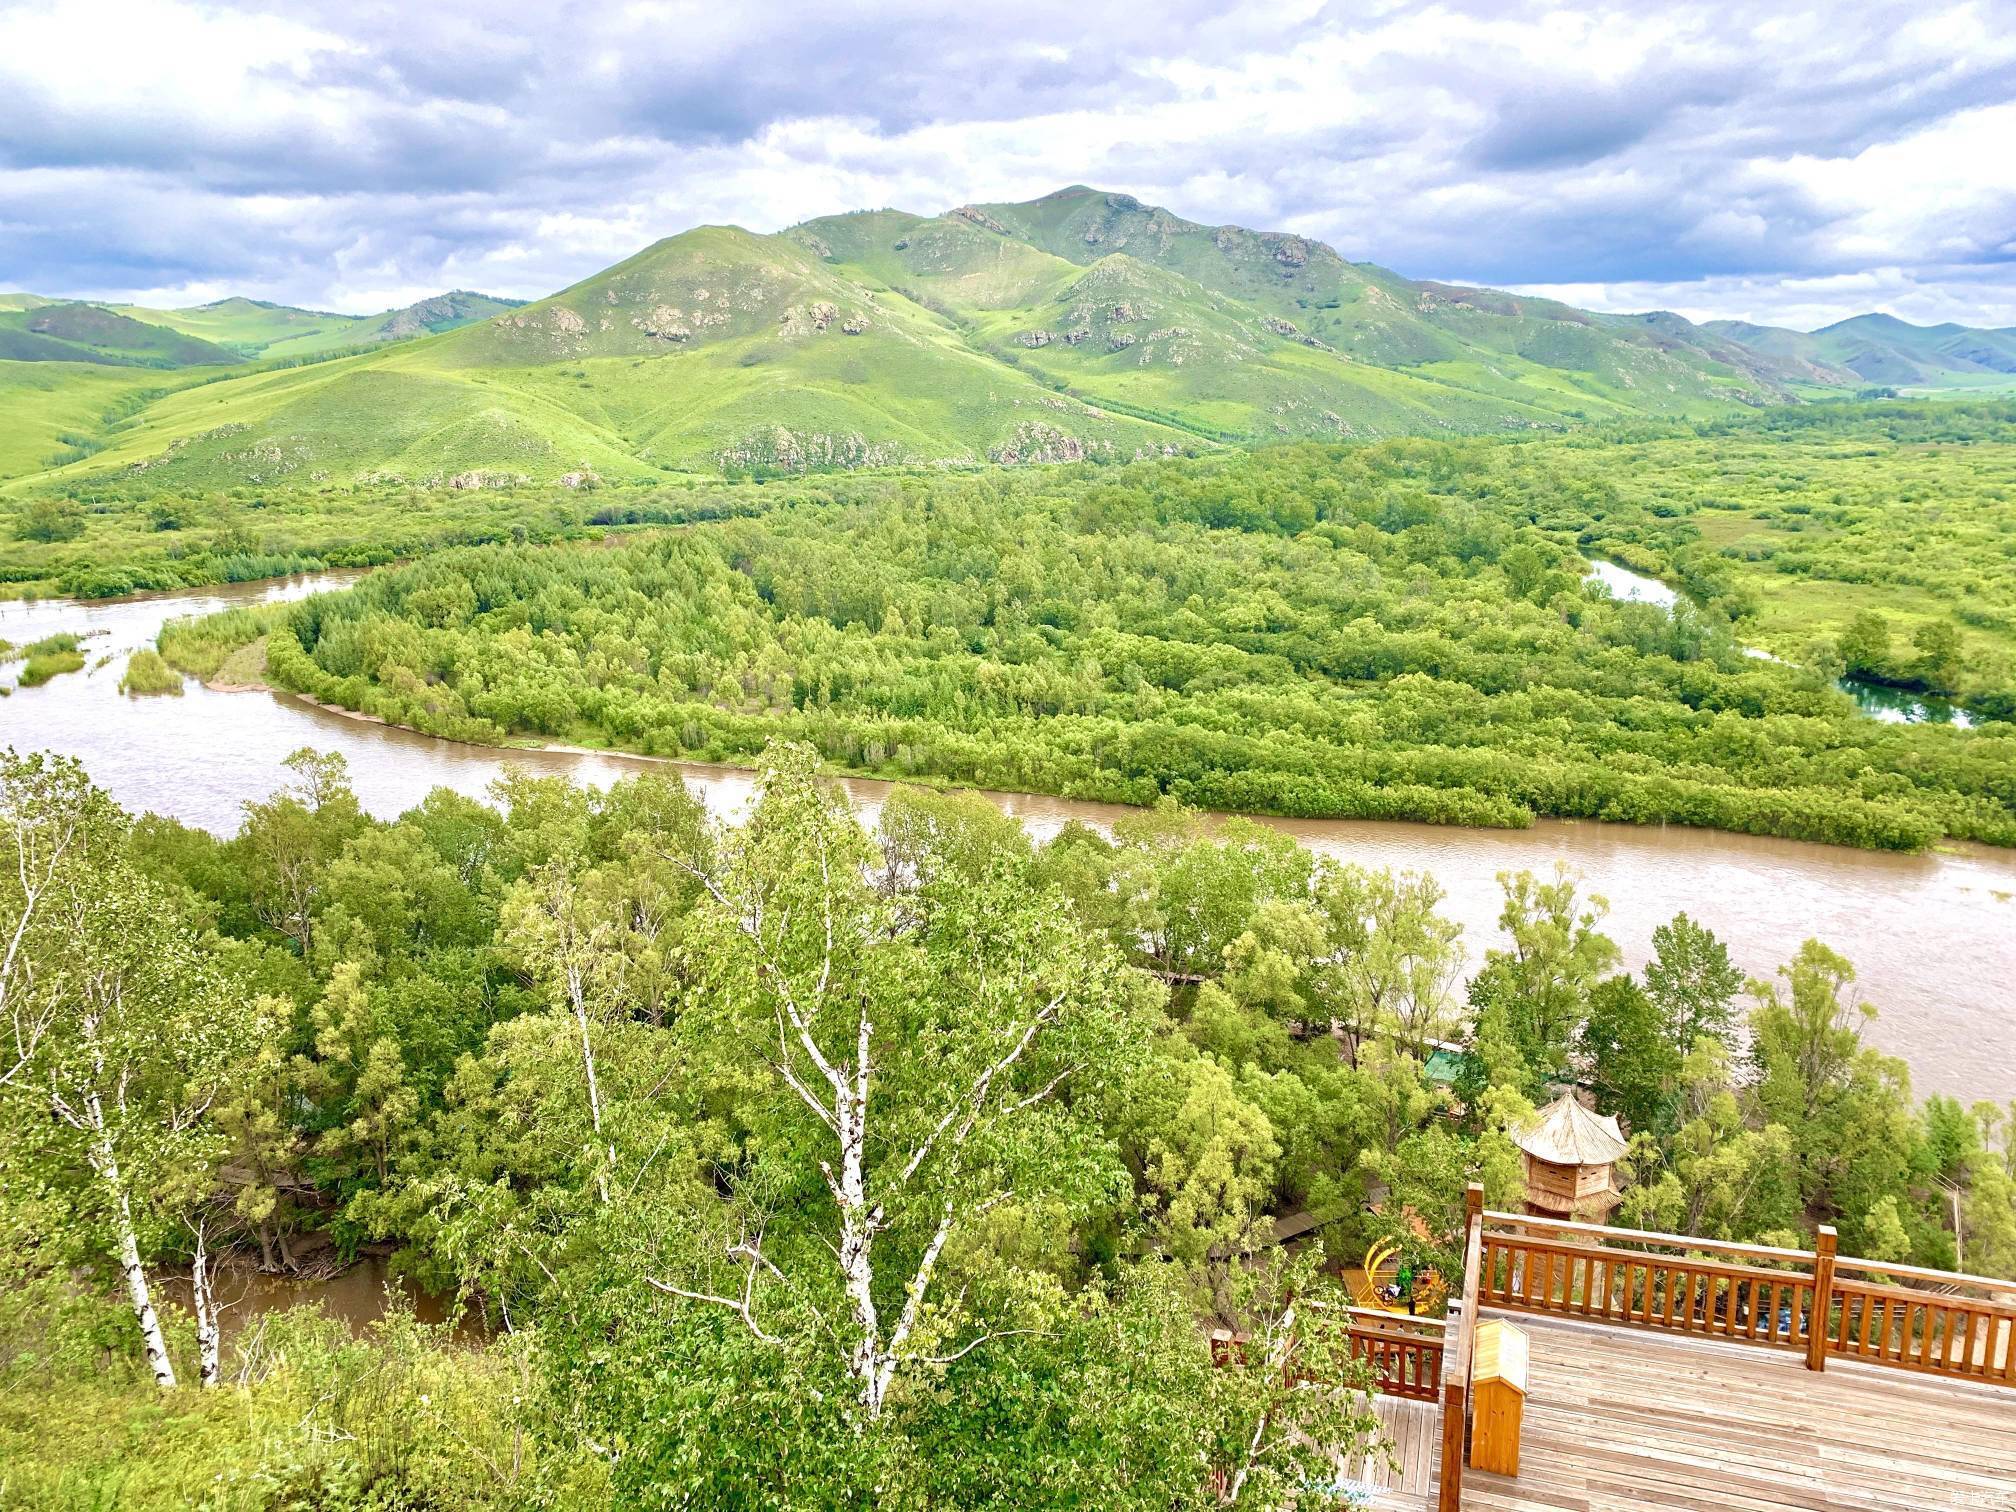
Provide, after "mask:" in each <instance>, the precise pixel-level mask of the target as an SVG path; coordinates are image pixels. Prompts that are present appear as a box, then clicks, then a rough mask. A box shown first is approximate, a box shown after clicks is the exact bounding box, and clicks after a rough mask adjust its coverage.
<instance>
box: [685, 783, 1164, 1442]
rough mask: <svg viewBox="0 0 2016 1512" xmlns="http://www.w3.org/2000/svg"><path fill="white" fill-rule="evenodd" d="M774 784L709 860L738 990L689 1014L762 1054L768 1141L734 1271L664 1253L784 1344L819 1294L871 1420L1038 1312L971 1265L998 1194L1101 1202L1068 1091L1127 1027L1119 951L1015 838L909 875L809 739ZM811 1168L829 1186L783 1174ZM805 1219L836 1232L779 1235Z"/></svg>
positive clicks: (741, 1191) (721, 1039) (709, 900)
mask: <svg viewBox="0 0 2016 1512" xmlns="http://www.w3.org/2000/svg"><path fill="white" fill-rule="evenodd" d="M760 792H761V795H760V798H759V801H758V803H757V806H756V808H755V811H754V813H753V814H752V815H751V817H750V820H749V822H748V824H747V825H746V826H744V827H743V828H742V829H740V830H738V831H736V832H735V833H733V834H732V835H731V836H729V837H727V838H726V839H725V841H724V844H723V850H722V856H723V862H722V864H721V865H720V866H719V868H718V869H716V870H712V871H710V872H708V873H707V874H706V875H704V876H703V878H702V881H703V884H704V887H705V890H706V901H705V903H704V904H703V907H702V908H701V910H700V911H699V912H698V913H697V914H696V916H695V929H696V932H697V936H698V939H699V941H700V942H701V943H702V945H703V946H704V949H703V951H702V955H703V956H704V958H706V959H708V960H710V961H711V962H712V977H711V980H710V981H709V983H708V984H707V985H708V987H709V989H710V995H711V996H712V998H713V999H714V1001H715V1003H716V1005H717V1006H716V1008H715V1009H714V1010H713V1012H711V1013H710V1014H700V1013H697V1012H696V1013H695V1014H694V1015H691V1016H690V1017H691V1019H693V1020H695V1021H696V1022H695V1023H694V1024H693V1028H694V1031H695V1032H696V1033H697V1034H699V1035H700V1036H701V1037H702V1040H703V1043H702V1044H701V1045H699V1046H697V1047H696V1049H698V1050H699V1052H700V1053H703V1054H711V1055H718V1056H720V1057H722V1058H724V1059H727V1060H732V1061H737V1062H740V1063H742V1064H746V1065H749V1066H751V1067H752V1069H754V1070H756V1071H757V1072H758V1073H759V1074H760V1076H761V1078H762V1081H763V1084H764V1086H765V1088H766V1090H765V1093H764V1097H765V1098H766V1099H767V1101H766V1102H765V1103H764V1105H763V1107H762V1109H761V1110H760V1112H759V1114H758V1122H759V1127H758V1129H757V1130H756V1139H755V1143H756V1144H757V1145H758V1146H759V1147H760V1149H761V1150H762V1151H763V1155H762V1157H761V1159H760V1160H756V1161H751V1162H750V1163H748V1164H746V1165H745V1166H744V1167H743V1168H742V1169H740V1170H737V1171H734V1172H731V1173H728V1176H727V1185H728V1188H729V1191H730V1194H731V1195H730V1197H729V1199H728V1204H727V1207H728V1212H729V1214H730V1215H731V1216H730V1219H729V1225H728V1229H727V1236H728V1237H727V1239H726V1242H725V1243H724V1244H723V1246H722V1253H721V1254H720V1255H719V1257H718V1264H717V1266H716V1268H715V1270H714V1272H713V1274H711V1275H708V1276H691V1275H677V1276H673V1277H669V1278H668V1277H663V1276H651V1277H649V1278H648V1279H649V1281H650V1284H651V1285H652V1286H654V1287H656V1288H657V1289H658V1290H659V1291H661V1292H663V1293H665V1294H667V1295H670V1296H673V1297H676V1298H679V1299H682V1300H683V1301H685V1302H688V1303H691V1304H695V1305H700V1306H707V1307H716V1308H721V1309H724V1310H726V1311H727V1312H729V1313H731V1314H733V1315H734V1316H736V1317H737V1318H739V1319H740V1321H741V1323H742V1325H743V1326H744V1327H745V1328H746V1330H747V1331H748V1333H749V1334H750V1335H752V1336H753V1337H754V1338H755V1339H756V1340H758V1341H761V1342H763V1343H766V1344H781V1343H784V1342H785V1340H784V1339H783V1337H782V1334H781V1333H780V1330H781V1329H783V1328H785V1327H787V1326H791V1325H790V1324H788V1323H786V1322H780V1321H778V1320H779V1319H780V1318H784V1319H796V1318H801V1317H804V1316H806V1315H807V1314H808V1313H809V1314H810V1315H812V1316H814V1317H815V1318H816V1319H817V1322H816V1324H815V1325H814V1326H815V1327H816V1329H817V1330H818V1336H819V1337H820V1338H823V1339H824V1340H826V1341H828V1343H827V1344H826V1345H825V1346H823V1347H828V1348H831V1349H833V1350H835V1351H836V1352H837V1354H838V1356H839V1359H838V1365H839V1368H840V1369H841V1370H842V1371H843V1372H844V1375H845V1378H846V1379H847V1381H848V1382H849V1383H850V1385H851V1389H852V1392H853V1394H854V1397H855V1400H856V1403H857V1405H858V1408H859V1411H860V1418H859V1420H860V1421H865V1422H872V1421H874V1420H876V1419H878V1418H879V1417H881V1416H882V1415H883V1413H884V1412H885V1410H886V1409H887V1408H888V1406H889V1404H890V1403H891V1401H892V1398H893V1397H894V1396H895V1395H896V1394H897V1393H898V1392H899V1391H900V1389H901V1388H902V1387H903V1385H904V1384H905V1383H906V1381H907V1380H908V1379H909V1378H910V1377H911V1376H912V1375H914V1374H916V1373H918V1372H920V1371H925V1370H930V1369H933V1368H939V1367H945V1366H949V1365H950V1364H952V1363H953V1362H956V1361H959V1360H961V1359H964V1358H966V1357H967V1356H969V1355H972V1354H973V1353H974V1352H976V1351H979V1350H983V1349H986V1348H988V1347H989V1346H990V1345H993V1344H995V1343H996V1342H997V1341H1000V1340H1003V1339H1006V1338H1010V1337H1013V1336H1015V1335H1018V1334H1024V1333H1029V1332H1037V1331H1041V1328H1042V1323H1041V1321H1040V1320H1032V1318H1031V1317H1030V1316H1028V1315H1018V1314H1017V1313H1016V1311H1015V1309H1014V1308H1013V1307H1009V1306H1005V1305H1003V1306H995V1305H993V1304H992V1303H989V1302H985V1301H983V1300H982V1299H980V1298H979V1297H977V1296H976V1295H975V1294H974V1292H972V1291H971V1290H969V1289H966V1288H962V1287H959V1286H957V1285H956V1284H952V1283H950V1282H948V1272H953V1271H956V1270H957V1269H958V1267H959V1265H960V1264H961V1262H962V1260H963V1259H965V1258H966V1251H967V1246H968V1244H969V1242H970V1241H971V1240H972V1239H973V1236H974V1235H975V1234H976V1232H977V1230H978V1229H979V1227H980V1226H981V1225H982V1224H983V1223H984V1222H985V1221H986V1218H987V1215H988V1214H990V1213H993V1212H995V1211H996V1210H999V1209H1002V1208H1004V1207H1005V1206H1009V1205H1012V1204H1016V1203H1020V1202H1038V1201H1047V1202H1062V1203H1065V1204H1067V1205H1068V1204H1071V1203H1078V1204H1081V1205H1082V1204H1083V1203H1085V1202H1086V1201H1088V1200H1091V1194H1092V1189H1093V1188H1095V1187H1097V1186H1098V1185H1099V1183H1100V1182H1101V1180H1103V1179H1105V1178H1107V1177H1110V1175H1111V1174H1112V1169H1113V1168H1112V1166H1111V1164H1110V1157H1104V1158H1105V1159H1106V1160H1107V1164H1105V1165H1104V1166H1103V1167H1102V1166H1101V1164H1100V1161H1101V1157H1100V1156H1097V1155H1092V1154H1089V1153H1088V1151H1087V1150H1086V1149H1085V1147H1084V1144H1083V1142H1082V1141H1081V1142H1077V1143H1074V1139H1073V1136H1072V1133H1071V1110H1070V1099H1071V1097H1072V1093H1073V1082H1074V1078H1081V1077H1083V1076H1085V1075H1087V1074H1088V1073H1089V1074H1092V1075H1099V1074H1102V1069H1103V1066H1105V1065H1110V1063H1111V1062H1112V1060H1114V1059H1115V1058H1117V1056H1118V1055H1119V1054H1120V1053H1121V1052H1120V1047H1121V1045H1122V1043H1123V1041H1124V1032H1123V1029H1122V1025H1121V1019H1122V1015H1121V1013H1120V1012H1119V1010H1118V1006H1117V1005H1118V1003H1119V1001H1120V999H1121V998H1122V996H1123V993H1122V991H1121V988H1120V984H1119V980H1118V979H1119V972H1120V968H1119V967H1118V965H1117V963H1116V962H1115V961H1114V960H1113V958H1112V957H1111V956H1110V954H1109V953H1108V952H1106V951H1105V950H1104V949H1103V948H1101V947H1098V946H1095V945H1094V944H1092V943H1090V942H1088V941H1087V940H1086V939H1085V938H1084V937H1083V934H1082V932H1081V931H1080V930H1078V929H1077V928H1076V926H1075V924H1074V922H1073V921H1072V919H1071V917H1070V915H1069V912H1068V910H1067V909H1065V908H1063V907H1062V906H1061V900H1058V899H1055V898H1052V897H1046V896H1043V895H1041V894H1032V893H1031V892H1030V891H1029V890H1028V887H1027V879H1026V877H1025V876H1019V875H1017V874H1016V873H1015V872H1014V871H1013V869H1012V863H1011V862H1010V861H1009V860H1008V859H1006V858H1004V859H1003V861H1002V862H1001V863H1000V864H999V865H998V866H996V867H994V868H992V869H989V870H987V871H985V872H984V873H982V874H981V875H979V876H977V877H975V876H973V875H972V874H971V869H970V868H968V869H966V870H964V871H962V870H961V869H960V868H957V867H933V866H930V865H928V864H927V865H924V866H922V867H915V866H914V865H913V866H912V868H911V869H913V870H918V871H921V872H922V873H923V874H924V875H926V876H927V877H928V876H934V875H935V876H936V877H937V878H938V880H937V881H936V882H926V883H924V884H923V885H921V886H920V887H919V888H918V889H917V890H916V891H914V892H912V893H909V894H906V895H905V896H903V897H902V898H901V899H900V900H898V899H893V898H892V897H891V896H890V894H889V892H888V891H887V890H886V888H878V886H877V885H876V882H877V880H878V878H879V879H880V880H882V881H883V882H884V883H885V884H886V882H887V880H888V878H889V875H890V870H889V868H888V866H887V865H886V864H885V858H883V857H880V856H878V855H877V853H876V850H875V847H874V846H873V844H872V843H871V842H870V840H869V839H868V837H867V836H866V835H865V834H864V833H863V832H862V830H861V828H860V827H859V825H858V824H857V823H856V822H855V820H854V819H853V817H852V815H851V814H850V813H849V812H848V810H847V808H846V806H845V803H844V800H843V799H841V798H840V797H839V796H838V795H837V794H836V793H834V792H833V791H831V790H830V789H829V787H828V786H827V785H825V784H823V783H822V782H820V781H819V780H818V778H817V776H816V775H815V770H814V759H813V757H812V755H811V753H810V752H809V751H807V750H805V749H803V748H798V747H784V748H780V749H776V750H774V751H773V753H772V755H771V757H770V758H768V759H767V762H766V766H765V768H764V771H763V773H762V777H761V790H760ZM923 843H926V844H928V843H929V842H928V840H926V841H925V842H923ZM907 859H908V860H909V861H910V862H912V863H914V862H915V860H916V859H917V858H915V857H910V858H907ZM793 1171H796V1172H802V1173H804V1185H803V1187H801V1188H799V1189H801V1190H807V1189H809V1190H810V1191H813V1192H816V1193H818V1194H819V1200H818V1201H816V1202H815V1203H813V1204H812V1205H811V1206H810V1207H809V1209H808V1208H803V1207H795V1208H794V1207H786V1206H785V1205H783V1204H780V1203H778V1202H776V1201H775V1200H774V1199H773V1198H772V1197H771V1196H770V1195H769V1194H772V1193H775V1192H778V1191H789V1190H792V1189H793V1185H794V1182H793V1180H792V1176H791V1173H792V1172H793ZM808 1219H809V1222H810V1225H811V1227H812V1229H813V1230H814V1232H815V1234H816V1237H817V1239H818V1240H819V1241H821V1242H819V1243H818V1244H816V1245H814V1244H807V1243H801V1242H795V1236H792V1235H790V1234H786V1235H785V1236H784V1238H783V1239H782V1240H781V1241H779V1242H773V1240H772V1239H771V1238H768V1237H766V1236H767V1235H773V1234H776V1233H778V1231H779V1230H783V1229H788V1228H790V1227H791V1226H793V1225H802V1224H803V1223H804V1222H805V1221H806V1220H808ZM787 1266H788V1269H787ZM787 1298H788V1301H789V1304H790V1305H789V1306H788V1307H786V1306H773V1299H774V1300H775V1301H777V1302H780V1303H781V1302H784V1301H786V1300H787ZM800 1342H801V1343H802V1341H800Z"/></svg>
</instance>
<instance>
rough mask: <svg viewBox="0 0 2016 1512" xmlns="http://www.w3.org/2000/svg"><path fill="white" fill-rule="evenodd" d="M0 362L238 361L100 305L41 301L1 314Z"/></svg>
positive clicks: (159, 364)
mask: <svg viewBox="0 0 2016 1512" xmlns="http://www.w3.org/2000/svg"><path fill="white" fill-rule="evenodd" d="M0 359H5V360H7V361H10V362H92V363H103V364H105V365H107V366H110V367H155V368H179V367H206V366H213V365H228V364H230V363H235V362H240V361H242V360H243V359H242V358H240V357H239V356H237V355H236V354H235V353H232V352H228V351H226V350H224V348H222V347H219V346H214V345H212V344H211V343H210V342H207V341H203V340H201V339H199V338H197V337H195V336H191V335H186V334H184V333H183V332H181V331H177V330H174V329H172V328H170V327H167V326H162V325H156V324H153V323H151V322H148V321H144V320H135V319H134V318H132V317H131V316H130V315H123V314H120V313H119V312H118V311H116V310H110V309H107V308H106V307H104V306H103V305H94V304H69V303H60V304H59V303H55V302H51V303H46V304H40V305H35V306H32V307H29V308H25V309H18V310H0Z"/></svg>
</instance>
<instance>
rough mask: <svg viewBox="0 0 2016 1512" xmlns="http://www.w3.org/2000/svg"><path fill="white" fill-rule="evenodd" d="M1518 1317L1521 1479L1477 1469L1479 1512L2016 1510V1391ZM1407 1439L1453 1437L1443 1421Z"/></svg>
mask: <svg viewBox="0 0 2016 1512" xmlns="http://www.w3.org/2000/svg"><path fill="white" fill-rule="evenodd" d="M1496 1315H1498V1314H1494V1313H1493V1312H1492V1310H1491V1309H1488V1308H1487V1309H1486V1310H1485V1312H1484V1314H1483V1316H1485V1317H1491V1316H1496ZM1503 1316H1507V1317H1508V1318H1509V1319H1510V1321H1512V1322H1514V1323H1516V1324H1517V1325H1518V1326H1519V1327H1520V1328H1523V1329H1525V1330H1526V1331H1527V1333H1528V1334H1529V1335H1530V1337H1531V1339H1532V1345H1533V1355H1532V1374H1531V1377H1530V1384H1529V1393H1528V1396H1527V1399H1526V1421H1525V1433H1524V1436H1523V1445H1524V1447H1523V1452H1522V1456H1521V1460H1520V1473H1519V1477H1518V1479H1516V1480H1508V1479H1506V1478H1504V1477H1502V1476H1496V1475H1486V1474H1484V1473H1483V1472H1481V1471H1478V1470H1468V1471H1466V1472H1465V1474H1464V1477H1463V1506H1464V1508H1465V1512H1471V1509H1480V1512H1639V1509H1646V1508H1670V1509H1676V1512H1681V1509H1684V1512H1833V1509H1842V1512H2016V1392H2012V1391H2010V1390H2008V1389H2006V1388H1997V1387H1992V1386H1978V1385H1974V1384H1971V1383H1963V1382H1957V1381H1943V1380H1939V1379H1937V1378H1933V1377H1928V1376H1921V1375H1916V1374H1912V1373H1910V1372H1906V1371H1900V1370H1895V1369H1889V1368H1885V1367H1882V1366H1876V1365H1864V1364H1856V1363H1852V1362H1848V1361H1843V1360H1830V1361H1829V1362H1828V1365H1827V1369H1826V1370H1825V1371H1824V1372H1822V1373H1817V1374H1816V1373H1814V1372H1812V1371H1809V1370H1807V1369H1806V1368H1805V1364H1804V1360H1803V1358H1802V1357H1801V1356H1800V1355H1798V1354H1796V1353H1793V1352H1791V1351H1789V1350H1770V1349H1758V1348H1755V1347H1752V1346H1748V1345H1742V1344H1731V1343H1723V1342H1719V1341H1714V1340H1708V1339H1700V1338H1691V1339H1690V1338H1685V1337H1679V1338H1676V1337H1673V1336H1670V1335H1663V1334H1656V1333H1648V1332H1644V1331H1641V1330H1636V1329H1626V1328H1619V1327H1615V1326H1612V1325H1609V1324H1600V1323H1577V1322H1570V1321H1566V1320H1556V1319H1549V1318H1535V1317H1523V1316H1522V1317H1511V1315H1509V1314H1508V1315H1503ZM1392 1426H1393V1428H1394V1429H1395V1430H1397V1431H1396V1433H1395V1437H1396V1439H1397V1438H1398V1436H1399V1433H1400V1432H1406V1433H1410V1434H1417V1435H1419V1436H1421V1437H1422V1438H1424V1439H1427V1438H1432V1437H1433V1435H1435V1433H1436V1431H1437V1429H1436V1425H1435V1424H1434V1423H1433V1422H1431V1421H1429V1420H1428V1417H1427V1415H1423V1416H1422V1417H1421V1420H1420V1422H1419V1424H1418V1425H1417V1424H1416V1422H1415V1420H1414V1417H1413V1415H1411V1414H1410V1415H1396V1416H1395V1418H1394V1419H1393V1420H1392ZM1412 1452H1413V1454H1414V1456H1415V1457H1416V1458H1417V1459H1418V1458H1419V1457H1420V1456H1421V1455H1422V1454H1424V1453H1425V1454H1426V1455H1427V1457H1428V1458H1429V1460H1430V1462H1432V1461H1433V1460H1434V1459H1435V1458H1436V1455H1435V1451H1434V1449H1433V1447H1432V1446H1428V1447H1422V1448H1416V1449H1414V1450H1413V1451H1412ZM1402 1453H1403V1458H1405V1457H1406V1455H1407V1453H1408V1451H1407V1449H1406V1448H1404V1447H1403V1450H1402ZM1399 1489H1401V1490H1403V1491H1405V1492H1407V1493H1412V1492H1413V1490H1414V1487H1411V1486H1406V1487H1401V1488H1399ZM1392 1505H1395V1506H1408V1505H1412V1503H1411V1502H1410V1501H1408V1500H1400V1499H1396V1500H1395V1501H1394V1502H1393V1503H1392Z"/></svg>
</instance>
